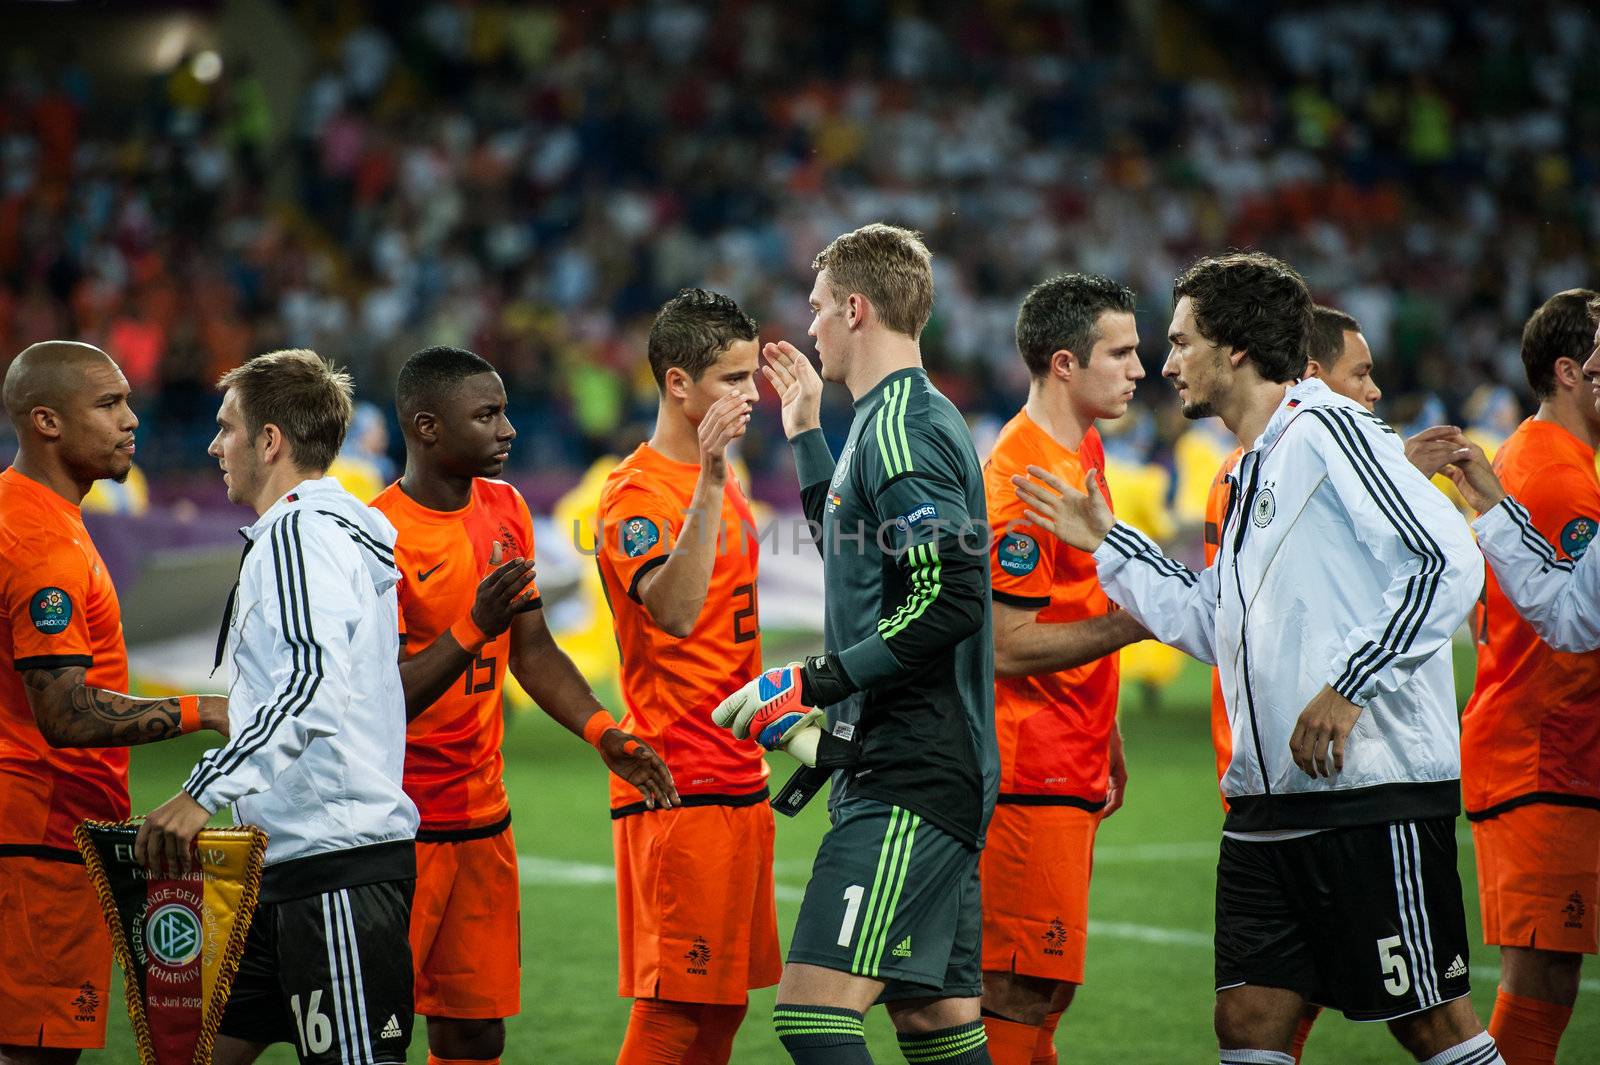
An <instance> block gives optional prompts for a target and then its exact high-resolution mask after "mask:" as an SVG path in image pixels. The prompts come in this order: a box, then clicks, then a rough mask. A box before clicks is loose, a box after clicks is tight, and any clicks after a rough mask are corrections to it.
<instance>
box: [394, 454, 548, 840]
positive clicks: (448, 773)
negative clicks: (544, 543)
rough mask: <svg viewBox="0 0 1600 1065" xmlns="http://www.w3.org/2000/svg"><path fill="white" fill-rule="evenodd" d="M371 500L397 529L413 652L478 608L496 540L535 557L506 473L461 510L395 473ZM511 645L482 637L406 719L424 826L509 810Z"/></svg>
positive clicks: (410, 781) (407, 643)
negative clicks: (431, 505)
mask: <svg viewBox="0 0 1600 1065" xmlns="http://www.w3.org/2000/svg"><path fill="white" fill-rule="evenodd" d="M371 505H372V506H373V507H374V508H376V509H377V510H379V511H382V512H383V514H384V516H385V517H387V518H388V519H389V521H390V523H391V524H393V525H394V527H395V530H396V532H397V533H398V534H399V535H398V538H397V539H396V541H395V546H394V557H395V565H397V566H399V567H400V572H401V579H400V589H399V591H400V640H401V647H402V649H403V650H404V652H405V653H406V654H415V653H416V652H418V651H420V650H422V649H423V648H425V647H427V646H428V645H429V644H431V643H433V641H434V640H436V639H438V638H439V636H440V634H442V633H444V632H447V631H448V630H449V628H450V626H452V625H454V624H455V623H456V622H457V621H459V620H460V619H461V618H463V617H465V616H466V615H467V614H469V613H470V612H471V610H472V603H473V600H474V599H475V598H476V597H477V594H478V582H479V581H481V580H482V579H483V578H484V576H485V575H486V574H487V573H488V572H489V571H490V570H491V569H493V566H491V565H490V562H489V559H490V556H491V553H492V552H493V550H494V545H495V544H496V543H498V544H500V548H501V553H502V561H506V560H510V559H512V558H516V557H519V556H520V557H522V558H532V557H533V517H532V516H531V515H530V514H529V513H528V505H527V504H526V503H525V502H523V500H522V495H521V493H519V492H518V491H517V490H516V489H515V488H513V487H512V486H511V485H509V484H506V483H505V482H504V481H494V480H489V479H488V478H484V477H479V478H477V479H475V480H474V481H473V482H472V497H471V499H470V500H469V501H468V503H467V505H466V506H465V507H463V508H462V509H460V510H453V511H438V510H430V509H428V508H427V507H424V506H423V505H422V504H420V503H418V502H417V501H416V500H414V499H412V498H411V497H410V496H408V495H406V494H405V493H404V492H402V491H401V490H400V484H399V482H398V481H397V482H395V483H394V484H391V485H390V486H389V487H388V488H385V489H384V490H383V491H382V492H381V493H379V494H378V497H377V498H376V499H374V500H373V501H372V504H371ZM535 594H537V593H535ZM535 602H536V603H537V599H535ZM514 627H515V626H513V628H514ZM510 651H511V630H510V629H507V630H506V631H505V632H503V633H501V634H500V635H499V636H496V637H495V638H494V639H492V640H490V641H489V642H488V643H486V644H484V645H483V649H482V650H481V651H479V652H478V656H477V658H476V659H474V660H473V661H472V662H471V663H470V664H469V665H468V666H467V668H466V669H465V670H464V671H463V672H462V674H461V676H460V677H458V678H456V681H455V682H454V683H453V684H452V685H451V686H450V688H449V689H448V690H447V691H446V692H445V693H444V694H443V695H441V696H440V697H439V698H438V700H437V701H435V702H434V703H433V705H432V706H430V707H428V708H427V709H426V710H424V711H422V713H420V714H418V715H417V716H416V718H415V719H413V720H412V722H411V724H410V725H408V726H407V728H406V768H405V778H404V787H405V790H406V794H407V795H409V796H411V800H412V801H413V802H415V803H416V804H417V812H418V813H419V814H421V816H422V827H423V828H425V829H441V830H447V831H448V830H454V829H468V828H481V827H483V826H485V825H492V824H494V823H495V822H496V821H499V820H501V819H502V818H504V817H505V816H506V815H507V814H508V813H509V812H510V806H509V805H508V803H507V801H506V787H505V780H504V774H505V758H504V756H503V755H502V754H501V753H500V744H501V741H502V740H503V739H504V738H505V712H504V704H503V701H502V690H503V686H504V684H505V677H506V666H507V664H508V662H509V659H510Z"/></svg>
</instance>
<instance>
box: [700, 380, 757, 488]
mask: <svg viewBox="0 0 1600 1065" xmlns="http://www.w3.org/2000/svg"><path fill="white" fill-rule="evenodd" d="M749 424H750V399H749V397H748V396H745V395H743V394H742V393H739V392H729V393H728V394H726V395H724V396H722V397H721V398H720V399H718V400H717V401H716V402H714V403H712V404H711V406H710V407H709V408H708V409H707V410H706V415H705V417H704V418H701V419H700V467H701V468H702V469H710V470H712V472H714V473H717V474H721V473H723V472H724V470H725V466H724V463H725V460H726V457H727V450H728V445H729V444H731V443H732V442H733V441H735V440H737V439H739V437H741V436H743V435H744V433H745V428H746V427H747V426H748V425H749Z"/></svg>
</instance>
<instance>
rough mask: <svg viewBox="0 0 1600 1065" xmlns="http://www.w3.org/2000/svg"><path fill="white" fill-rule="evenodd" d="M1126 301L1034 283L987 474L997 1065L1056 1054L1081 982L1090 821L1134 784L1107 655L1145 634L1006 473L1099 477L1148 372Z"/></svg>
mask: <svg viewBox="0 0 1600 1065" xmlns="http://www.w3.org/2000/svg"><path fill="white" fill-rule="evenodd" d="M1133 306H1134V298H1133V293H1132V292H1131V291H1129V290H1128V289H1127V288H1126V287H1124V286H1122V285H1119V284H1117V283H1116V282H1115V281H1111V280H1109V279H1107V278H1104V277H1097V276H1093V275H1085V274H1065V275H1062V276H1059V277H1054V278H1051V279H1050V280H1048V281H1045V282H1044V283H1043V284H1041V285H1039V286H1037V287H1036V288H1034V290H1033V291H1032V292H1030V293H1028V296H1027V298H1026V299H1025V300H1023V303H1022V311H1021V313H1020V314H1019V315H1018V316H1017V348H1018V350H1019V351H1020V352H1021V354H1022V359H1023V362H1025V363H1026V364H1027V367H1028V372H1029V374H1030V376H1031V378H1032V380H1031V382H1030V384H1029V388H1028V402H1027V405H1026V406H1024V407H1023V409H1022V410H1021V411H1020V412H1018V414H1017V416H1016V417H1014V418H1012V419H1011V421H1010V422H1009V423H1007V425H1006V427H1005V428H1004V429H1003V430H1001V432H1000V437H999V439H998V440H996V441H995V445H994V450H993V452H991V454H990V456H989V461H988V463H987V464H986V465H985V466H984V471H983V473H984V491H985V495H986V496H987V501H988V509H989V523H990V526H991V527H992V530H993V547H992V549H991V550H992V554H991V559H990V577H991V580H992V582H993V597H994V650H995V655H994V657H995V677H996V680H995V730H996V733H997V737H998V740H999V746H1000V797H999V803H998V805H997V806H996V807H995V812H994V819H993V820H992V821H990V823H989V839H988V844H987V845H986V846H985V848H984V851H983V864H982V877H983V1014H984V1018H983V1023H984V1028H985V1029H986V1030H987V1032H988V1036H989V1056H990V1057H991V1058H992V1059H993V1060H994V1062H995V1065H1032V1063H1044V1062H1048V1063H1054V1062H1055V1061H1056V1052H1055V1046H1054V1033H1055V1029H1056V1025H1057V1023H1058V1022H1059V1021H1060V1018H1061V1013H1062V1011H1063V1010H1065V1009H1066V1008H1067V1006H1068V1004H1069V1003H1071V1001H1072V997H1073V993H1074V992H1075V991H1076V990H1077V988H1078V985H1079V984H1081V983H1083V963H1084V947H1085V937H1086V935H1087V929H1088V923H1089V874H1090V869H1091V868H1092V866H1093V861H1094V837H1095V831H1096V829H1097V828H1098V827H1099V824H1100V821H1101V820H1102V819H1103V818H1105V817H1109V816H1110V815H1111V814H1112V813H1113V812H1114V811H1115V810H1116V809H1117V807H1119V806H1120V805H1122V800H1123V795H1124V792H1125V788H1126V786H1127V779H1128V776H1127V770H1126V768H1125V766H1124V763H1123V758H1122V737H1121V734H1120V732H1119V731H1118V728H1117V658H1116V655H1115V652H1116V651H1117V650H1118V649H1120V648H1122V647H1125V646H1127V645H1128V644H1130V643H1134V642H1136V641H1139V640H1143V639H1146V638H1148V636H1149V633H1147V632H1146V631H1145V630H1144V628H1143V626H1141V625H1140V624H1139V623H1138V622H1136V621H1134V620H1133V618H1132V617H1131V616H1130V615H1128V614H1127V613H1125V612H1124V611H1120V610H1116V609H1114V608H1113V607H1112V605H1111V601H1110V600H1109V599H1107V598H1106V594H1105V592H1103V591H1102V590H1101V588H1100V582H1099V579H1098V578H1097V576H1096V574H1095V564H1094V559H1092V558H1091V557H1089V556H1088V555H1086V554H1084V553H1083V552H1082V551H1078V550H1076V549H1074V548H1071V547H1068V546H1067V545H1066V544H1064V543H1062V542H1061V541H1060V540H1058V539H1056V538H1055V537H1054V536H1046V537H1041V536H1040V535H1039V530H1038V529H1036V528H1035V527H1033V526H1032V525H1029V524H1027V523H1026V521H1025V519H1024V517H1023V511H1024V510H1025V509H1026V508H1025V507H1024V505H1023V503H1022V502H1021V501H1020V500H1019V499H1018V498H1017V496H1016V492H1015V491H1014V490H1013V489H1012V484H1011V478H1012V476H1013V475H1014V474H1026V472H1027V468H1028V466H1029V465H1037V466H1044V467H1046V468H1048V469H1049V470H1051V471H1052V472H1053V473H1055V474H1056V475H1057V476H1058V477H1062V478H1064V479H1065V480H1067V481H1068V482H1069V483H1070V484H1072V485H1074V486H1076V487H1078V488H1080V489H1081V488H1083V486H1084V483H1085V477H1086V476H1087V474H1088V471H1089V470H1091V469H1094V470H1100V471H1102V474H1103V471H1104V470H1105V450H1104V448H1103V447H1102V445H1101V442H1100V433H1099V431H1098V430H1096V429H1095V422H1096V420H1098V419H1101V418H1120V417H1121V416H1122V415H1123V413H1124V412H1126V411H1127V409H1128V403H1129V401H1130V400H1132V398H1133V392H1134V388H1135V386H1136V385H1137V384H1138V382H1139V380H1140V379H1141V378H1143V377H1144V367H1143V365H1142V364H1141V363H1140V362H1139V350H1138V349H1139V334H1138V331H1137V329H1135V327H1134V320H1133ZM1102 483H1103V482H1102Z"/></svg>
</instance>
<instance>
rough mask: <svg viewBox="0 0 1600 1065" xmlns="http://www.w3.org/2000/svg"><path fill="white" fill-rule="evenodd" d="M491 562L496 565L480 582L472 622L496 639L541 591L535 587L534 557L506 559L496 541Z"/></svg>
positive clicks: (473, 606)
mask: <svg viewBox="0 0 1600 1065" xmlns="http://www.w3.org/2000/svg"><path fill="white" fill-rule="evenodd" d="M489 564H490V565H492V566H495V568H494V569H492V570H490V571H489V573H488V575H487V576H485V577H484V578H483V580H481V581H479V582H478V594H477V596H476V597H475V598H474V599H473V601H472V623H473V624H474V625H476V626H478V631H479V632H481V633H483V634H484V635H485V636H487V637H489V638H490V639H494V638H495V637H496V636H498V635H500V634H501V633H502V632H505V631H506V630H507V629H509V628H510V627H511V619H512V618H514V617H516V615H517V614H519V613H521V612H522V611H523V610H525V609H526V608H527V606H528V604H529V603H531V602H532V601H533V599H534V597H535V596H536V595H538V594H539V592H538V589H536V588H535V587H533V573H534V565H533V559H531V558H513V559H511V560H510V561H509V562H504V563H502V562H501V561H500V545H499V543H496V544H495V545H494V548H493V550H492V551H491V553H490V555H489Z"/></svg>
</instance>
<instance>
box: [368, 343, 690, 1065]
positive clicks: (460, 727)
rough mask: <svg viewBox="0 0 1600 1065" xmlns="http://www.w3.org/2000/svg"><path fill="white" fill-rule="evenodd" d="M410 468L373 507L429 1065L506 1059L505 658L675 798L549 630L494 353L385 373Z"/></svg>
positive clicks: (513, 863)
mask: <svg viewBox="0 0 1600 1065" xmlns="http://www.w3.org/2000/svg"><path fill="white" fill-rule="evenodd" d="M395 402H396V406H397V407H398V409H399V413H400V422H401V427H402V429H403V431H404V433H405V440H406V469H405V473H404V474H403V475H402V476H401V478H400V480H398V481H396V482H395V483H394V484H392V485H390V486H389V487H388V488H386V489H385V490H384V491H383V492H382V493H381V494H380V495H379V496H378V497H377V498H376V499H375V500H373V502H372V506H374V507H375V508H377V509H378V510H380V511H382V512H383V514H384V515H385V516H386V517H388V519H389V520H390V521H391V522H392V523H393V524H394V526H395V529H396V530H397V531H398V533H399V537H398V540H397V542H396V545H395V560H396V563H397V564H398V565H399V566H400V569H401V572H402V574H403V577H402V579H401V583H400V625H401V631H402V634H403V635H402V654H403V655H404V656H405V657H404V658H403V659H402V661H401V666H400V673H401V681H402V683H403V685H404V687H405V693H406V714H407V717H408V718H410V719H411V723H410V725H409V727H408V728H407V730H406V765H405V778H404V787H405V790H406V793H407V794H408V795H410V796H411V798H412V800H413V801H414V802H415V803H416V804H417V809H418V812H419V813H420V814H421V817H422V824H421V827H420V828H419V830H418V832H417V886H416V893H415V896H414V898H413V901H412V908H411V951H412V959H413V963H414V965H415V969H416V1009H417V1012H418V1013H420V1014H423V1015H424V1016H426V1017H427V1018H428V1049H429V1053H428V1061H429V1063H430V1065H453V1063H462V1062H471V1063H474V1065H481V1063H483V1062H493V1061H498V1060H499V1057H500V1054H501V1053H502V1052H503V1050H504V1048H505V1018H506V1017H509V1016H512V1015H513V1014H515V1013H517V1012H518V1010H519V1009H520V1007H521V997H520V992H521V986H522V964H521V958H520V948H521V913H520V901H521V893H520V888H519V885H518V880H517V852H516V845H515V842H514V840H513V838H512V834H511V809H510V805H509V803H508V801H507V798H506V789H505V782H504V780H503V779H502V778H503V773H504V766H505V763H504V759H503V757H502V755H501V752H500V744H501V740H502V738H503V736H504V718H503V710H502V698H501V692H502V685H503V684H504V681H505V675H506V670H507V669H508V668H509V669H510V670H511V672H512V673H513V674H515V676H516V678H517V680H518V682H520V683H521V684H522V686H523V688H524V689H526V690H527V692H528V694H529V695H531V696H532V697H533V698H534V700H535V701H536V702H537V703H538V704H539V705H540V707H542V708H543V709H544V711H545V712H546V713H548V714H549V715H550V716H551V717H553V718H554V719H555V720H556V721H558V722H560V723H561V724H562V725H564V726H565V727H566V728H567V729H569V730H570V731H572V732H573V733H575V734H577V735H580V736H583V737H584V738H585V739H586V740H589V741H590V742H591V743H593V744H594V745H595V747H596V748H598V750H599V752H600V756H601V759H602V760H603V761H604V762H605V764H606V765H607V767H608V768H610V769H611V770H612V772H614V773H617V774H619V775H621V776H623V777H625V778H626V779H627V780H629V781H632V782H633V783H634V784H636V785H637V786H638V787H640V788H641V789H642V791H643V794H644V796H645V801H646V802H649V803H659V804H662V805H669V804H671V803H672V802H674V801H675V800H676V794H675V792H674V791H673V787H672V778H671V776H670V774H669V773H668V772H667V769H666V766H665V765H664V764H663V763H662V761H661V759H660V758H659V757H658V756H657V755H656V754H655V752H654V751H652V750H651V749H650V748H649V747H648V746H646V745H644V744H641V743H640V742H639V741H637V740H636V739H635V738H634V737H632V736H629V735H627V734H626V733H624V732H622V731H621V730H619V729H618V728H616V721H615V720H614V719H613V718H612V717H611V715H610V714H609V713H607V712H606V710H605V709H604V708H603V707H602V706H601V705H600V703H599V702H598V701H597V700H596V699H595V697H594V694H593V693H592V692H591V691H590V690H589V685H588V684H587V683H586V682H585V681H584V679H583V677H582V676H581V675H580V674H579V673H578V671H577V670H576V669H575V668H574V667H573V665H572V662H571V660H570V659H568V658H567V656H566V654H565V653H563V652H562V650H561V649H560V648H559V647H558V646H556V643H555V640H554V639H553V638H552V637H551V635H550V630H549V629H548V628H547V627H546V625H545V619H544V612H543V610H542V609H541V601H540V598H539V592H538V588H537V586H536V585H535V584H534V583H533V581H532V578H533V551H534V545H533V519H532V518H531V517H530V516H529V514H528V507H527V504H526V503H524V502H523V500H522V496H521V495H520V494H519V493H518V492H517V490H516V489H515V488H513V487H512V486H511V485H509V484H506V483H505V482H503V481H498V480H493V478H495V477H497V476H498V475H499V474H500V472H501V471H502V469H503V468H504V466H505V462H506V459H507V457H508V455H509V454H510V450H511V442H512V440H513V439H514V438H515V437H516V431H515V430H514V429H512V427H511V423H510V422H509V421H508V420H507V418H506V410H505V408H506V392H505V387H504V385H503V384H502V383H501V381H500V375H499V374H497V373H495V371H494V367H492V366H490V365H489V363H487V362H485V361H484V360H483V359H481V358H479V357H478V356H477V355H474V354H472V353H471V352H468V351H463V350H461V349H459V348H448V347H434V348H426V349H424V350H422V351H419V352H417V353H416V354H414V355H412V356H411V357H410V358H409V359H408V360H407V361H406V364H405V366H404V367H403V368H402V369H401V371H400V378H399V382H398V384H397V386H396V389H395Z"/></svg>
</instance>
